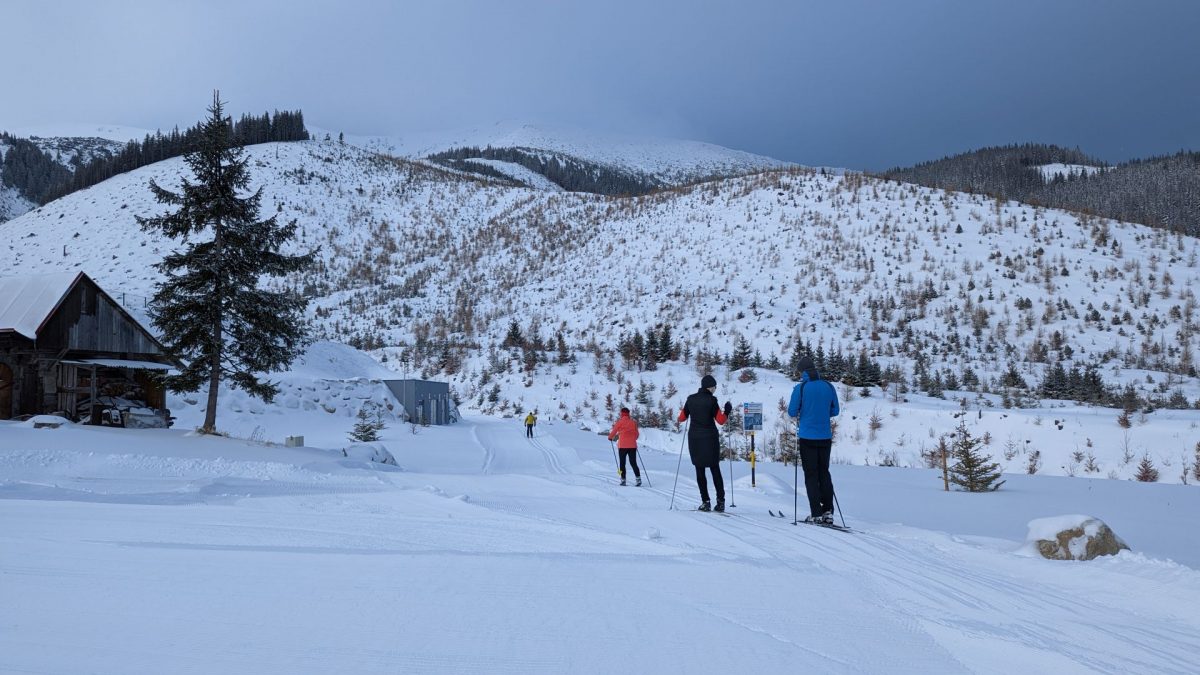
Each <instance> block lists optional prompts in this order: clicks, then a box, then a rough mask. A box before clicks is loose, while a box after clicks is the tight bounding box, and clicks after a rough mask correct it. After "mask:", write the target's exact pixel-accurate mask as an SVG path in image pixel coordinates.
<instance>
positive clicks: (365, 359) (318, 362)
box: [283, 341, 397, 380]
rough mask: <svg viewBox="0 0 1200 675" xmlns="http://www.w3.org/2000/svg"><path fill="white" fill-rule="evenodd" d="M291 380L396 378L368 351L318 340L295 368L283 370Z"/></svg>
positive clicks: (299, 359)
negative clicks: (367, 352)
mask: <svg viewBox="0 0 1200 675" xmlns="http://www.w3.org/2000/svg"><path fill="white" fill-rule="evenodd" d="M283 375H285V376H286V377H288V378H289V379H292V378H302V379H313V380H353V379H357V378H366V379H370V380H388V379H393V378H395V377H397V375H396V373H395V372H393V371H391V370H389V369H388V368H386V367H385V366H383V365H380V363H379V362H378V361H376V360H375V359H373V358H371V356H370V355H369V354H366V353H365V352H362V351H359V350H357V349H355V348H354V347H351V346H349V345H345V344H342V343H340V342H328V341H317V342H314V343H312V344H311V345H309V347H308V349H307V350H305V352H304V353H303V354H301V355H300V357H299V358H297V359H296V360H295V362H293V363H292V367H291V368H290V369H289V370H288V371H287V372H286V373H283Z"/></svg>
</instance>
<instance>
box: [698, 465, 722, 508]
mask: <svg viewBox="0 0 1200 675" xmlns="http://www.w3.org/2000/svg"><path fill="white" fill-rule="evenodd" d="M705 469H709V470H710V471H712V478H713V490H714V491H715V492H716V493H717V501H718V502H721V503H722V504H724V503H725V479H724V478H722V477H721V463H720V462H717V463H716V464H713V465H711V466H707V467H705V466H700V465H697V466H696V485H697V486H698V487H699V488H700V499H701V501H705V502H707V501H710V500H709V498H708V480H706V476H705V475H704V470H705Z"/></svg>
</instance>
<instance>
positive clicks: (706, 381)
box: [700, 375, 717, 389]
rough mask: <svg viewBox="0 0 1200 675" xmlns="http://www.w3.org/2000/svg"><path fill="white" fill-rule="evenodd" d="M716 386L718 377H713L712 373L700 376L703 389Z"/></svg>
mask: <svg viewBox="0 0 1200 675" xmlns="http://www.w3.org/2000/svg"><path fill="white" fill-rule="evenodd" d="M715 386H717V378H715V377H713V376H712V375H705V376H704V377H702V378H700V388H701V389H708V388H709V387H715Z"/></svg>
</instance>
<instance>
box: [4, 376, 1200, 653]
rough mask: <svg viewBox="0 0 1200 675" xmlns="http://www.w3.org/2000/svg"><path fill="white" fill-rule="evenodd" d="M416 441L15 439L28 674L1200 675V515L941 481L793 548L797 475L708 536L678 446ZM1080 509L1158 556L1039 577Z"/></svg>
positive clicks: (846, 486) (542, 433)
mask: <svg viewBox="0 0 1200 675" xmlns="http://www.w3.org/2000/svg"><path fill="white" fill-rule="evenodd" d="M347 374H349V373H347ZM334 419H337V418H334ZM291 420H292V423H293V426H294V428H295V431H296V433H299V434H303V435H305V436H306V437H309V436H311V435H312V434H313V433H314V432H321V431H323V430H326V429H328V428H330V427H331V426H334V425H333V424H331V423H330V422H329V417H328V416H326V417H325V418H320V417H316V416H314V415H313V414H311V413H303V412H296V413H294V414H293V415H292V417H291ZM349 424H350V420H347V419H342V420H340V424H339V425H338V426H339V427H340V429H341V430H342V431H343V432H344V431H346V430H348V428H349ZM415 431H416V433H413V431H412V430H410V429H409V428H407V427H405V426H393V427H391V428H389V429H387V430H385V436H384V439H383V441H382V445H384V446H386V448H387V449H388V450H389V451H390V453H391V454H392V455H393V456H394V457H395V458H396V460H397V462H398V464H399V467H394V466H389V465H384V464H373V463H369V462H363V461H358V460H353V459H351V458H347V457H343V456H342V453H341V452H340V451H339V450H338V449H337V447H336V446H334V447H332V448H326V449H321V448H313V447H309V448H282V447H278V446H271V445H265V444H262V443H255V442H251V441H246V440H239V439H227V438H220V437H199V436H195V435H193V434H187V433H184V432H182V431H176V430H137V431H134V430H123V429H109V428H95V427H75V426H70V425H68V426H65V427H61V428H58V429H34V428H32V426H31V425H29V424H28V423H25V424H22V423H12V422H0V522H3V523H4V527H3V528H0V579H3V580H4V583H0V606H3V607H4V617H5V627H4V630H2V631H0V671H4V672H14V673H17V672H54V673H76V672H85V671H86V672H120V673H130V674H136V673H163V672H172V673H211V672H253V673H288V674H289V675H294V674H300V673H333V672H338V673H377V672H378V673H395V672H420V673H469V672H488V673H521V674H528V673H609V672H613V671H614V670H619V671H632V672H654V673H662V672H688V673H695V672H745V673H781V672H790V671H797V670H799V671H803V672H819V673H884V672H886V673H897V674H908V673H913V674H921V675H925V674H928V673H959V672H972V673H1013V672H1029V673H1032V672H1054V673H1084V672H1103V673H1134V672H1136V673H1163V674H1175V673H1178V674H1183V673H1192V672H1194V671H1195V665H1196V654H1197V652H1198V651H1200V614H1198V613H1197V612H1196V611H1195V610H1196V606H1197V604H1200V572H1197V571H1196V569H1195V567H1196V565H1198V564H1200V548H1198V545H1200V544H1198V542H1200V540H1198V539H1197V538H1196V537H1194V536H1191V531H1192V529H1194V524H1193V522H1192V520H1193V516H1194V514H1195V513H1196V511H1197V510H1198V509H1200V491H1197V490H1194V489H1191V488H1187V487H1183V486H1150V485H1142V484H1135V483H1124V482H1117V481H1094V480H1074V481H1071V480H1065V479H1055V478H1046V477H1039V476H1034V477H1025V476H1016V477H1013V478H1011V479H1010V483H1011V488H1010V489H1008V490H1003V491H1001V492H997V493H988V494H961V493H943V492H939V491H938V490H937V489H936V487H935V486H936V477H935V475H934V472H931V471H926V470H904V469H880V468H874V467H845V466H838V467H835V468H834V473H835V480H836V482H837V487H838V494H839V496H840V499H841V501H842V505H843V507H844V508H845V509H846V512H845V517H846V520H847V521H848V523H849V524H850V525H851V526H853V527H854V528H856V529H857V530H859V533H857V534H848V533H842V532H834V531H831V530H826V529H822V528H817V527H813V526H806V525H792V524H791V518H790V514H791V511H792V504H793V489H792V479H793V472H792V469H791V467H785V466H782V465H759V467H758V473H757V487H754V488H752V487H751V486H750V480H749V476H748V474H747V472H746V468H745V466H744V465H742V466H737V467H736V473H735V480H734V481H733V485H732V494H731V497H732V499H731V503H732V504H736V507H731V509H730V511H731V513H732V514H733V515H729V516H722V515H717V514H703V513H695V512H693V511H691V510H690V509H691V508H692V507H693V506H694V504H695V500H696V496H695V495H696V486H695V484H694V482H693V481H692V479H691V477H690V475H689V474H690V472H689V471H687V470H686V468H685V470H684V471H683V472H681V475H680V477H679V482H678V485H677V488H678V494H677V495H676V499H675V507H676V509H677V510H674V511H670V510H668V506H669V505H670V503H671V493H672V487H673V486H674V476H675V467H676V466H677V456H676V454H675V453H677V452H678V448H679V442H678V438H677V437H670V438H665V437H664V438H662V439H661V443H660V441H659V439H653V438H651V439H648V442H647V443H646V444H645V446H644V447H643V450H642V451H641V453H640V454H641V456H642V464H643V466H644V467H645V469H646V472H645V475H646V476H647V478H648V484H647V485H646V486H644V487H633V486H629V487H619V486H617V485H616V484H615V483H616V481H615V479H614V471H613V464H612V461H613V460H612V455H611V452H610V448H609V445H608V443H607V442H606V441H605V440H604V439H603V438H602V437H598V436H597V435H595V434H592V433H584V432H581V431H579V430H578V429H576V428H574V425H568V424H555V423H554V422H553V421H548V422H543V423H542V424H540V425H539V426H538V435H537V437H536V438H534V439H532V440H531V441H527V440H525V438H524V433H523V431H522V430H521V427H520V424H519V422H518V421H516V420H499V419H496V418H491V417H478V418H470V419H468V420H467V421H466V422H464V423H462V424H459V425H456V426H452V427H443V428H435V427H429V428H418V429H416V430H415ZM663 446H666V447H670V448H671V451H670V452H664V451H662V450H661V449H660V448H661V447H663ZM768 509H780V510H783V511H785V512H787V513H788V514H789V517H788V518H783V519H780V518H773V517H771V516H770V515H768V513H767V511H768ZM1079 512H1083V513H1087V514H1090V515H1093V516H1096V517H1099V518H1102V519H1104V520H1105V521H1106V522H1108V524H1110V525H1111V526H1112V527H1113V528H1114V530H1115V531H1116V532H1117V533H1118V534H1119V536H1121V537H1122V538H1124V539H1125V540H1126V541H1127V542H1128V543H1129V545H1130V546H1131V547H1132V548H1133V551H1132V552H1123V553H1122V554H1120V555H1118V556H1115V557H1111V558H1107V559H1100V560H1096V561H1092V562H1087V563H1078V562H1060V561H1048V560H1043V559H1041V558H1037V557H1030V556H1029V555H1028V554H1027V553H1026V551H1025V550H1024V549H1025V547H1024V546H1023V544H1022V542H1023V540H1024V538H1025V535H1026V523H1028V522H1029V521H1031V520H1033V519H1035V518H1041V517H1046V516H1059V515H1063V514H1069V513H1079ZM1172 558H1173V559H1174V562H1172V561H1171V560H1170V559H1172Z"/></svg>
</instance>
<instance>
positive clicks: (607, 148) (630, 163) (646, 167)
mask: <svg viewBox="0 0 1200 675" xmlns="http://www.w3.org/2000/svg"><path fill="white" fill-rule="evenodd" d="M323 133H327V132H322V133H314V137H323ZM331 137H333V138H336V137H337V134H336V133H333V134H332V135H331ZM345 139H346V142H347V143H351V144H354V145H358V146H361V147H364V148H367V149H369V150H374V151H377V152H384V153H387V154H391V155H395V156H397V157H406V158H410V159H417V158H422V157H427V156H429V155H432V154H435V153H440V152H445V151H447V150H453V149H455V148H465V147H475V148H487V147H491V148H529V149H533V150H545V151H550V152H554V153H561V154H563V155H566V156H568V157H576V158H579V159H583V160H586V161H590V162H595V163H597V164H602V165H606V166H609V167H613V168H616V169H620V170H622V171H626V172H630V173H632V174H637V175H649V176H654V177H656V178H658V179H660V180H661V181H662V182H664V183H668V184H677V183H686V182H690V181H693V180H696V179H699V178H707V177H709V176H729V175H740V174H744V173H749V172H752V171H761V170H763V169H776V168H783V167H787V166H792V165H791V164H790V163H789V162H782V161H779V160H776V159H772V158H770V157H763V156H762V155H755V154H751V153H748V152H742V151H740V150H732V149H730V148H723V147H721V146H719V145H712V144H711V143H702V142H699V141H687V140H676V139H666V138H656V137H640V136H621V135H615V134H600V133H595V132H583V131H579V130H574V129H566V128H558V127H548V126H541V125H533V124H519V123H514V122H502V123H497V124H495V125H492V126H486V127H478V128H473V129H463V130H456V131H447V132H429V133H418V134H408V135H403V136H346V137H345Z"/></svg>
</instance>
